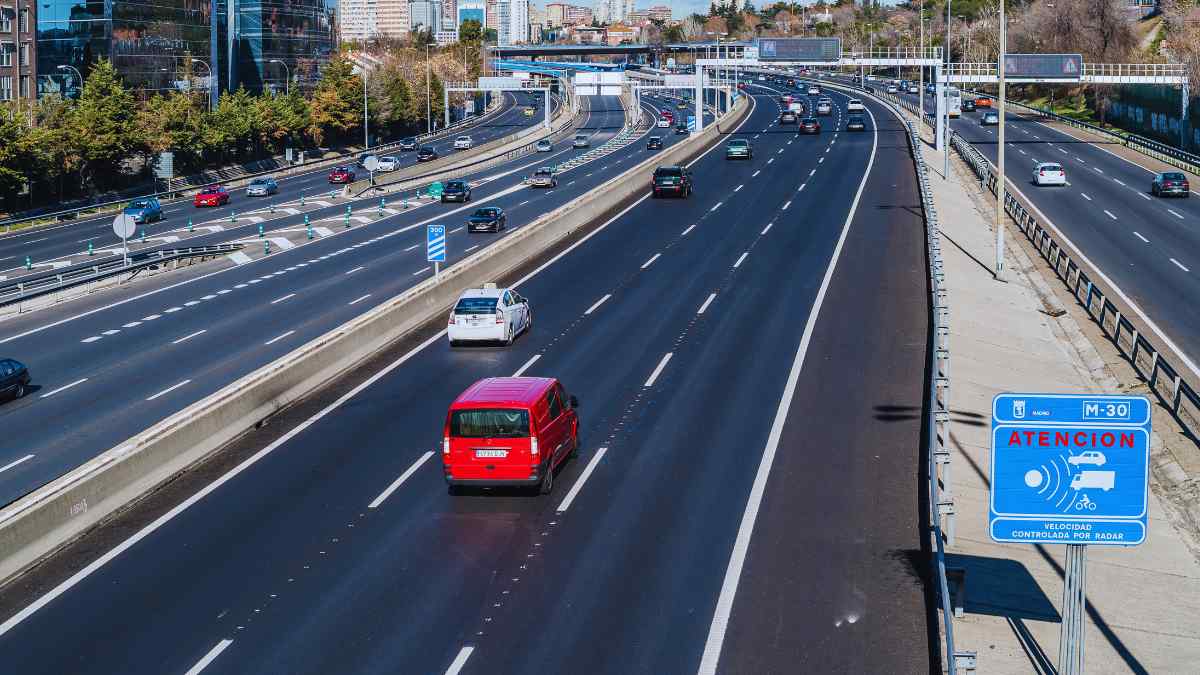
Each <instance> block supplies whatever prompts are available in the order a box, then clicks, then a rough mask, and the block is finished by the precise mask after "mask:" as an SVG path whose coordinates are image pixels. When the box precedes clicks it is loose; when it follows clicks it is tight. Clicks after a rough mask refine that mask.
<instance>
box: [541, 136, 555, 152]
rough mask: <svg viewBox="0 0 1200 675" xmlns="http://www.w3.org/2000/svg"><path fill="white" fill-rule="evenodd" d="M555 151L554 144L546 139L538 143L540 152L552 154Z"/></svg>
mask: <svg viewBox="0 0 1200 675" xmlns="http://www.w3.org/2000/svg"><path fill="white" fill-rule="evenodd" d="M553 149H554V144H552V143H551V142H550V141H548V140H546V139H544V138H543V139H542V140H540V141H538V142H537V151H538V152H550V151H551V150H553Z"/></svg>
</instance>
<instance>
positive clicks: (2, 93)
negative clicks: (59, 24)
mask: <svg viewBox="0 0 1200 675" xmlns="http://www.w3.org/2000/svg"><path fill="white" fill-rule="evenodd" d="M36 17H37V4H36V3H35V2H34V1H33V0H8V2H6V3H5V4H0V101H20V100H22V99H28V98H30V97H32V96H36V95H37V91H36V89H35V87H34V82H35V81H36V80H37V40H36V34H35V33H34V30H33V27H34V26H35V25H37V18H36ZM73 86H78V82H76V83H75V85H73Z"/></svg>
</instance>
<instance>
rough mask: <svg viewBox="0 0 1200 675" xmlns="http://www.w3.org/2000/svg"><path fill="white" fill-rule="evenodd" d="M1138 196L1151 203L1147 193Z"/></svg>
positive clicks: (1140, 193)
mask: <svg viewBox="0 0 1200 675" xmlns="http://www.w3.org/2000/svg"><path fill="white" fill-rule="evenodd" d="M1138 196H1139V197H1141V198H1142V199H1145V200H1146V201H1151V199H1150V195H1148V194H1146V193H1145V192H1139V193H1138Z"/></svg>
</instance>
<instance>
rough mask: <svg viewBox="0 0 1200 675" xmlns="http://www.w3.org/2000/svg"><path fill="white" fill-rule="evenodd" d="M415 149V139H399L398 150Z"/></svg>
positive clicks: (412, 150) (410, 150)
mask: <svg viewBox="0 0 1200 675" xmlns="http://www.w3.org/2000/svg"><path fill="white" fill-rule="evenodd" d="M416 149H417V139H415V138H406V139H404V140H402V141H400V152H414V151H416Z"/></svg>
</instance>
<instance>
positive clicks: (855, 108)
mask: <svg viewBox="0 0 1200 675" xmlns="http://www.w3.org/2000/svg"><path fill="white" fill-rule="evenodd" d="M864 110H866V108H864V107H863V102H862V101H861V100H859V99H857V98H852V99H850V100H849V101H846V112H852V113H853V112H863V111H864Z"/></svg>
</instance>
